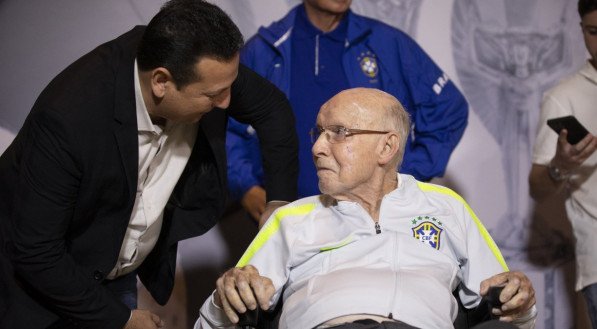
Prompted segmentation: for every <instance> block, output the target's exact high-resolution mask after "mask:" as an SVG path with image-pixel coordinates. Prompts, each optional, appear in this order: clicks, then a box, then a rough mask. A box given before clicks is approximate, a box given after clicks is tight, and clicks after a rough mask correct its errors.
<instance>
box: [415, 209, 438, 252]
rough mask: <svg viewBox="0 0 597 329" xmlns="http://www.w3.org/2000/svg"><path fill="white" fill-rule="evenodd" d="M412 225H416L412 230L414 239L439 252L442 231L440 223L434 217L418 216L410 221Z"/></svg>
mask: <svg viewBox="0 0 597 329" xmlns="http://www.w3.org/2000/svg"><path fill="white" fill-rule="evenodd" d="M412 224H413V225H416V226H414V227H413V228H412V231H413V237H414V238H415V239H417V240H419V241H421V242H423V243H425V244H427V245H429V246H430V247H432V248H435V249H438V250H439V247H440V244H441V237H442V232H443V231H444V229H443V228H442V222H441V221H439V220H438V219H436V218H435V217H429V216H419V217H417V218H414V219H413V220H412Z"/></svg>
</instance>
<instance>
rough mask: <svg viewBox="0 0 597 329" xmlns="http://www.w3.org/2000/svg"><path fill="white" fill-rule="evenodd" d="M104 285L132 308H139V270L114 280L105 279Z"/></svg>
mask: <svg viewBox="0 0 597 329" xmlns="http://www.w3.org/2000/svg"><path fill="white" fill-rule="evenodd" d="M103 285H104V287H106V288H107V289H108V290H110V291H111V292H112V294H114V296H116V298H118V299H119V300H120V301H121V302H122V303H123V304H124V305H126V306H128V308H130V309H131V310H134V309H136V308H137V272H136V271H133V272H131V273H129V274H125V275H123V276H120V277H117V278H116V279H114V280H105V281H104V282H103Z"/></svg>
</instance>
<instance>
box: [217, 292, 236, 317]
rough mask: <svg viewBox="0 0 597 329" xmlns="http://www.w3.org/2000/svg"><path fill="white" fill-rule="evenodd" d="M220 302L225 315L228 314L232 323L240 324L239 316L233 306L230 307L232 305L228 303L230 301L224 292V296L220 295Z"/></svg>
mask: <svg viewBox="0 0 597 329" xmlns="http://www.w3.org/2000/svg"><path fill="white" fill-rule="evenodd" d="M220 300H221V302H222V309H223V310H224V314H226V316H227V317H228V319H229V320H230V322H232V323H238V314H237V313H236V311H235V310H234V309H233V308H232V306H230V303H228V300H227V299H226V296H225V293H224V292H222V294H221V295H220Z"/></svg>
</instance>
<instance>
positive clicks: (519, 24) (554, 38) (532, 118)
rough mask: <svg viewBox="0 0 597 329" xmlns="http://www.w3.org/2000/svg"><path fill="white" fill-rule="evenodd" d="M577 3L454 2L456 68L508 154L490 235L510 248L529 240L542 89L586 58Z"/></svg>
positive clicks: (563, 0) (549, 0) (504, 154)
mask: <svg viewBox="0 0 597 329" xmlns="http://www.w3.org/2000/svg"><path fill="white" fill-rule="evenodd" d="M573 5H574V3H573V2H572V1H568V0H524V1H512V0H495V1H493V0H492V1H483V0H457V1H455V2H454V13H453V20H452V45H453V47H452V49H453V52H454V60H455V63H456V71H457V73H458V77H459V79H460V82H461V85H462V88H463V89H464V92H465V95H466V97H467V99H468V100H469V102H470V104H471V108H472V110H473V111H475V113H476V114H477V115H478V116H479V118H480V120H481V121H482V123H483V125H484V126H485V128H487V130H488V131H489V133H490V134H491V135H492V136H493V138H495V140H496V142H497V144H498V145H499V148H500V151H501V154H502V165H503V168H504V171H505V172H504V177H505V185H506V192H507V210H506V212H505V214H504V215H503V217H502V218H500V219H499V227H500V230H499V231H496V232H492V236H493V237H494V238H495V239H496V240H497V242H498V243H499V245H500V246H501V247H502V248H505V249H512V250H519V249H522V248H524V247H525V245H526V244H527V239H526V238H525V234H526V232H527V229H528V227H527V226H528V220H529V216H530V210H531V207H530V205H531V199H530V197H529V194H528V183H527V175H528V173H529V170H530V167H531V158H530V155H531V145H532V142H533V140H534V135H535V132H536V127H537V122H538V120H539V108H540V103H541V97H542V95H543V92H544V91H546V90H547V89H548V88H550V87H551V86H553V85H554V84H555V83H557V82H558V80H559V79H560V78H561V77H563V76H565V75H567V74H570V73H571V72H573V71H574V70H575V69H576V68H577V67H579V66H580V65H581V64H582V59H583V58H584V57H583V56H584V52H583V50H582V48H581V47H582V41H579V42H577V41H578V39H576V40H574V39H575V37H574V35H573V32H575V31H577V30H578V26H577V23H578V18H577V17H576V16H574V10H573V8H572V10H571V7H574V6H573ZM570 24H572V25H574V27H573V28H570ZM577 34H579V33H577ZM579 37H580V35H579ZM579 46H580V47H579Z"/></svg>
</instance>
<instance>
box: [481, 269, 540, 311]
mask: <svg viewBox="0 0 597 329" xmlns="http://www.w3.org/2000/svg"><path fill="white" fill-rule="evenodd" d="M502 285H503V286H504V289H503V290H502V293H501V294H500V301H501V302H502V303H503V304H502V307H501V309H497V308H494V309H493V310H492V313H493V314H495V315H498V316H499V317H500V320H501V321H506V322H511V321H514V320H516V319H517V318H520V317H522V316H525V315H527V313H528V311H529V310H530V309H531V307H533V305H535V289H533V285H532V283H531V281H530V280H529V278H528V277H527V276H526V275H524V273H522V272H504V273H500V274H497V275H494V276H492V277H491V278H489V279H487V280H484V281H483V282H481V290H480V293H481V296H485V295H486V294H487V291H488V289H489V287H492V286H502Z"/></svg>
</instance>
